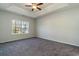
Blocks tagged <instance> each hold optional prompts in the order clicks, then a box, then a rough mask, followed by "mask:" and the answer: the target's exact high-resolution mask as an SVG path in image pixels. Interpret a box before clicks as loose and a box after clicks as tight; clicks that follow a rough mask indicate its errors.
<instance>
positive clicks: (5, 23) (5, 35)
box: [0, 10, 35, 43]
mask: <svg viewBox="0 0 79 59" xmlns="http://www.w3.org/2000/svg"><path fill="white" fill-rule="evenodd" d="M13 19H15V20H24V21H26V22H27V21H28V22H29V24H30V27H29V33H28V34H20V35H12V34H11V32H12V20H13ZM30 37H35V20H34V19H32V18H29V17H26V16H22V15H18V14H14V13H10V12H6V11H2V10H0V43H2V42H8V41H13V40H18V39H24V38H30Z"/></svg>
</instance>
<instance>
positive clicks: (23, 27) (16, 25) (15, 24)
mask: <svg viewBox="0 0 79 59" xmlns="http://www.w3.org/2000/svg"><path fill="white" fill-rule="evenodd" d="M27 33H29V22H25V21H22V20H12V34H27Z"/></svg>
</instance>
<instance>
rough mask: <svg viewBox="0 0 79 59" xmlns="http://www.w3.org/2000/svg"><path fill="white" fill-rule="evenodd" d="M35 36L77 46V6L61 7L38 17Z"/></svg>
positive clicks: (78, 11)
mask: <svg viewBox="0 0 79 59" xmlns="http://www.w3.org/2000/svg"><path fill="white" fill-rule="evenodd" d="M37 36H38V37H40V38H44V39H47V40H52V41H57V42H61V43H66V44H71V45H75V46H79V7H72V8H66V9H63V10H62V9H61V10H58V11H56V12H53V13H51V14H48V15H46V16H43V17H40V18H38V19H37Z"/></svg>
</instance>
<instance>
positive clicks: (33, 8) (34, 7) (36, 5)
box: [25, 3, 43, 11]
mask: <svg viewBox="0 0 79 59" xmlns="http://www.w3.org/2000/svg"><path fill="white" fill-rule="evenodd" d="M41 5H43V3H32V4H31V5H25V6H26V7H32V11H34V10H36V9H38V10H42V9H41V7H40V6H41Z"/></svg>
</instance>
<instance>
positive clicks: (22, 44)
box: [0, 38, 79, 56]
mask: <svg viewBox="0 0 79 59" xmlns="http://www.w3.org/2000/svg"><path fill="white" fill-rule="evenodd" d="M0 56H79V47H75V46H71V45H67V44H62V43H57V42H54V41H49V40H44V39H41V38H30V39H24V40H18V41H14V42H8V43H1V44H0Z"/></svg>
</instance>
